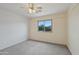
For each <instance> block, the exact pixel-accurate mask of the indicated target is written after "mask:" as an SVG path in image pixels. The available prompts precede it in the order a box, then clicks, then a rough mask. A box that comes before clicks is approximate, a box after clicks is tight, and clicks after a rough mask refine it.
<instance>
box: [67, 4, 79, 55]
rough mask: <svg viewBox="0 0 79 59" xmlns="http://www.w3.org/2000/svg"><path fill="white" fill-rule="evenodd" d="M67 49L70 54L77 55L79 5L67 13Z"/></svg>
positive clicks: (78, 45)
mask: <svg viewBox="0 0 79 59" xmlns="http://www.w3.org/2000/svg"><path fill="white" fill-rule="evenodd" d="M67 45H68V47H69V49H70V51H71V53H72V54H79V4H77V5H76V4H74V5H72V6H71V8H70V9H69V11H68V44H67Z"/></svg>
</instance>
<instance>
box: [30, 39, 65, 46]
mask: <svg viewBox="0 0 79 59" xmlns="http://www.w3.org/2000/svg"><path fill="white" fill-rule="evenodd" d="M29 40H32V41H37V42H43V43H48V44H54V45H60V46H65V47H66V45H64V44H58V43H51V42H46V41H41V40H35V39H29Z"/></svg>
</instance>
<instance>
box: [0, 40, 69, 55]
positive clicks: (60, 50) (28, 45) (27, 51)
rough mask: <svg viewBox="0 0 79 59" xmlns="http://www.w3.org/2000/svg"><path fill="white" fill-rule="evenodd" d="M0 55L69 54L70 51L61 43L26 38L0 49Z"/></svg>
mask: <svg viewBox="0 0 79 59" xmlns="http://www.w3.org/2000/svg"><path fill="white" fill-rule="evenodd" d="M0 55H70V52H69V50H68V49H67V48H66V47H65V46H62V45H55V44H49V43H43V42H37V41H33V40H28V41H24V42H22V43H19V44H17V45H14V46H11V47H9V48H6V49H3V50H1V51H0Z"/></svg>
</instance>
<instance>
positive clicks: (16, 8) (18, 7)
mask: <svg viewBox="0 0 79 59" xmlns="http://www.w3.org/2000/svg"><path fill="white" fill-rule="evenodd" d="M25 5H26V4H25V3H1V4H0V8H4V9H5V10H10V11H13V12H15V13H18V14H21V15H23V16H28V17H32V18H33V17H39V16H44V15H49V14H55V13H60V12H64V11H66V10H67V9H68V8H69V7H70V5H71V4H70V3H36V5H39V6H41V7H42V12H39V13H34V14H29V13H28V10H27V8H23V7H24V6H25Z"/></svg>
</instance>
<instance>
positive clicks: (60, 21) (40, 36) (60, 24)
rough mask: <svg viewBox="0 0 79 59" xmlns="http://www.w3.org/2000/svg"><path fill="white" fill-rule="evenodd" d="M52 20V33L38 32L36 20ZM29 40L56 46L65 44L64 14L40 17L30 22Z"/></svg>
mask: <svg viewBox="0 0 79 59" xmlns="http://www.w3.org/2000/svg"><path fill="white" fill-rule="evenodd" d="M50 18H52V20H53V23H52V25H53V26H52V32H39V31H38V27H37V21H38V20H45V19H50ZM29 38H30V39H33V40H39V41H46V42H51V43H57V44H64V45H65V44H66V40H67V19H66V13H65V12H64V13H58V14H54V15H49V16H42V17H38V18H35V19H32V20H30V35H29Z"/></svg>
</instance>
